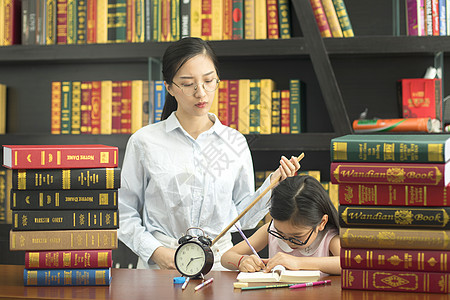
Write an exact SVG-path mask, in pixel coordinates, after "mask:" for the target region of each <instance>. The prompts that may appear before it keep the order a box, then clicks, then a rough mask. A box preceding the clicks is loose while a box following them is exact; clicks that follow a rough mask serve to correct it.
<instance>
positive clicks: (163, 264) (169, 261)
mask: <svg viewBox="0 0 450 300" xmlns="http://www.w3.org/2000/svg"><path fill="white" fill-rule="evenodd" d="M150 258H151V260H153V261H154V262H155V263H156V264H157V265H158V266H159V268H160V269H161V270H165V269H175V250H174V249H170V248H165V247H159V248H157V249H156V250H155V251H154V252H153V255H152V256H151V257H150Z"/></svg>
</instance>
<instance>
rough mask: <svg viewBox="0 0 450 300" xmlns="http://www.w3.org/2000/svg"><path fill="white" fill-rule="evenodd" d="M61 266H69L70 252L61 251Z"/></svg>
mask: <svg viewBox="0 0 450 300" xmlns="http://www.w3.org/2000/svg"><path fill="white" fill-rule="evenodd" d="M62 258H63V266H64V267H70V266H71V265H72V253H70V252H63V257H62Z"/></svg>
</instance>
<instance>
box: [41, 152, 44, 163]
mask: <svg viewBox="0 0 450 300" xmlns="http://www.w3.org/2000/svg"><path fill="white" fill-rule="evenodd" d="M41 165H42V166H45V151H41Z"/></svg>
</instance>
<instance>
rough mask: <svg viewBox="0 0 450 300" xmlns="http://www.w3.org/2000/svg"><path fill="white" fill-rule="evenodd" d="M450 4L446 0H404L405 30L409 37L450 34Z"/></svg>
mask: <svg viewBox="0 0 450 300" xmlns="http://www.w3.org/2000/svg"><path fill="white" fill-rule="evenodd" d="M449 17H450V2H449V1H447V0H444V1H442V0H406V29H407V34H408V35H411V36H433V35H434V36H438V35H449V33H450V22H449V20H450V18H449Z"/></svg>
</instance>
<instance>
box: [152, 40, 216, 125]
mask: <svg viewBox="0 0 450 300" xmlns="http://www.w3.org/2000/svg"><path fill="white" fill-rule="evenodd" d="M199 54H204V55H206V56H208V57H209V58H210V59H211V61H212V62H213V64H214V67H215V69H216V73H217V76H219V70H218V60H217V56H216V54H215V53H214V51H213V49H212V48H211V46H210V45H209V44H208V43H207V42H205V41H204V40H202V39H200V38H195V37H186V38H183V39H181V40H179V41H176V42H174V43H172V44H171V45H170V46H169V47H168V48H167V49H166V52H165V53H164V56H163V61H162V74H163V79H164V81H165V82H166V83H167V84H169V85H170V84H172V82H173V81H172V80H173V78H174V77H175V74H177V72H178V70H179V69H180V68H181V67H182V66H183V65H184V64H185V63H186V62H187V61H188V60H189V59H191V58H193V57H195V56H197V55H199ZM177 108H178V104H177V101H176V100H175V97H173V96H172V95H170V94H169V93H167V94H166V100H165V103H164V108H163V111H162V115H161V120H165V119H167V118H168V117H169V116H170V115H171V114H172V112H174V111H176V110H177Z"/></svg>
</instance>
